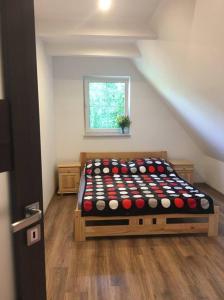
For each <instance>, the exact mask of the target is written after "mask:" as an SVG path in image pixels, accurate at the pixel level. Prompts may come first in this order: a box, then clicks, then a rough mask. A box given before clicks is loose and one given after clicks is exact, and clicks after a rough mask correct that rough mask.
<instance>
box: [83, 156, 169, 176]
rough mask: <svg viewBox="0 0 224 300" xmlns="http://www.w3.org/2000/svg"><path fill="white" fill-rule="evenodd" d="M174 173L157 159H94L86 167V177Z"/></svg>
mask: <svg viewBox="0 0 224 300" xmlns="http://www.w3.org/2000/svg"><path fill="white" fill-rule="evenodd" d="M171 172H173V169H172V168H171V166H170V164H169V163H168V162H166V161H165V160H158V159H156V158H140V159H135V160H130V161H125V160H117V159H94V160H89V161H87V163H86V165H85V174H86V175H92V176H94V175H107V174H108V175H109V174H111V175H113V174H123V175H125V174H148V173H149V174H169V173H171Z"/></svg>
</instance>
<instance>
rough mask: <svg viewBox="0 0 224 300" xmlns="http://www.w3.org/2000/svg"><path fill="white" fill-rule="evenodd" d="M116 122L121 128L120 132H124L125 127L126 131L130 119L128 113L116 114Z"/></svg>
mask: <svg viewBox="0 0 224 300" xmlns="http://www.w3.org/2000/svg"><path fill="white" fill-rule="evenodd" d="M117 124H118V125H119V127H120V128H121V130H122V133H123V134H124V133H125V129H127V132H128V131H129V128H130V125H131V120H130V118H129V116H128V115H126V116H117Z"/></svg>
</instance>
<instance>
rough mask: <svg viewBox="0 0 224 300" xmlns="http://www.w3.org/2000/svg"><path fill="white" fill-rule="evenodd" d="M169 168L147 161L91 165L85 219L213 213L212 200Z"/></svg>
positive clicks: (87, 181) (121, 161) (162, 163)
mask: <svg viewBox="0 0 224 300" xmlns="http://www.w3.org/2000/svg"><path fill="white" fill-rule="evenodd" d="M169 168H170V166H169V164H167V163H166V162H164V161H162V160H157V159H147V158H146V159H137V160H133V161H130V162H126V161H124V160H120V161H119V160H115V159H114V160H113V159H112V160H110V159H104V160H100V159H96V160H90V161H88V162H87V164H86V173H85V190H84V193H83V196H82V197H83V198H82V199H83V200H82V215H85V216H88V215H89V216H90V215H91V216H92V215H99V216H103V215H105V216H107V215H108V216H110V215H118V216H119V215H147V214H157V213H158V214H162V213H166V214H167V213H168V214H169V213H200V214H203V213H204V214H207V213H212V212H213V211H214V205H213V201H212V199H211V198H210V197H209V196H207V195H204V194H203V193H201V192H200V191H199V190H197V189H196V188H195V187H194V186H191V185H190V184H189V183H188V182H185V181H184V180H183V179H182V178H180V177H178V175H177V174H176V173H175V172H173V170H172V169H169ZM132 171H133V173H131V172H132ZM102 172H105V173H102ZM150 203H156V205H154V206H153V205H151V204H150ZM149 204H150V205H149Z"/></svg>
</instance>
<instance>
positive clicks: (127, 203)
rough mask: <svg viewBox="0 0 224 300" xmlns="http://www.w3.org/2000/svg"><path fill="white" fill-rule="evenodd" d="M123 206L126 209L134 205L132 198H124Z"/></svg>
mask: <svg viewBox="0 0 224 300" xmlns="http://www.w3.org/2000/svg"><path fill="white" fill-rule="evenodd" d="M122 206H123V208H124V209H130V208H131V206H132V202H131V200H130V199H124V200H122Z"/></svg>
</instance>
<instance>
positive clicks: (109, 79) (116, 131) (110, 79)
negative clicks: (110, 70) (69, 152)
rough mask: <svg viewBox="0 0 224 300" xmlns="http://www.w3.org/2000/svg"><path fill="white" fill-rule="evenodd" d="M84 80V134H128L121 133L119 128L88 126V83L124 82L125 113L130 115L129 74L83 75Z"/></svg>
mask: <svg viewBox="0 0 224 300" xmlns="http://www.w3.org/2000/svg"><path fill="white" fill-rule="evenodd" d="M83 82H84V118H85V135H86V136H124V135H126V136H128V135H130V131H129V133H128V134H122V133H121V130H120V128H111V129H109V128H90V124H89V123H90V122H89V121H90V120H89V116H90V106H89V83H91V82H115V83H116V82H123V83H125V115H128V116H129V117H130V76H85V77H84V79H83Z"/></svg>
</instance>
